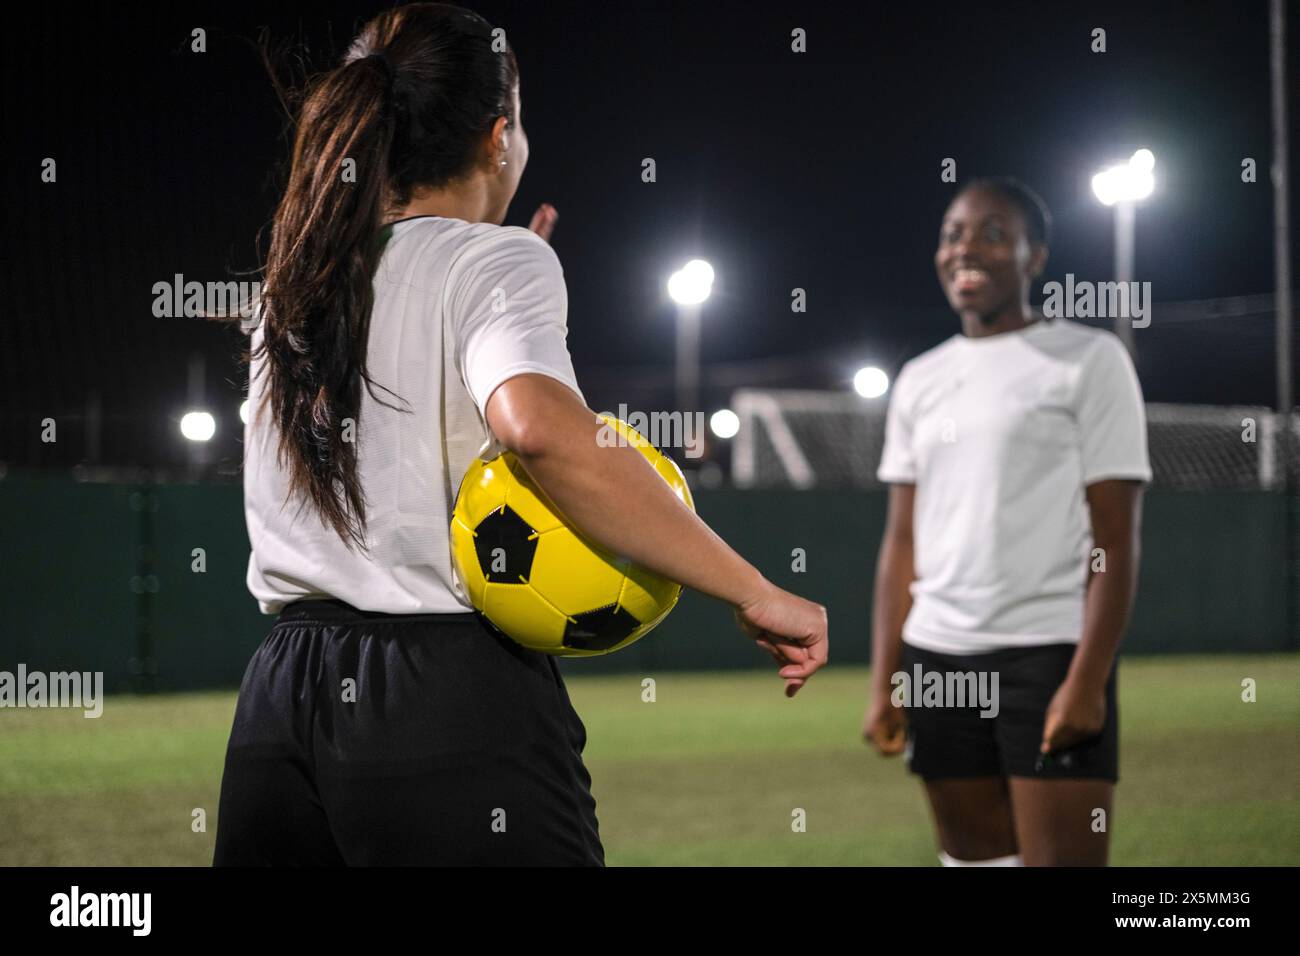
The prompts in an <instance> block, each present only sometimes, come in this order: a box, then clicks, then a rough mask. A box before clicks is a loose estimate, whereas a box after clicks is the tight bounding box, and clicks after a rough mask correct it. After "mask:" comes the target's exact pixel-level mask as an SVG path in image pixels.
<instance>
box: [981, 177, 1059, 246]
mask: <svg viewBox="0 0 1300 956" xmlns="http://www.w3.org/2000/svg"><path fill="white" fill-rule="evenodd" d="M973 189H983V190H987V191H988V192H991V193H995V194H997V195H999V196H1001V197H1002V198H1003V199H1005V200H1006V201H1007V202H1009V203H1011V204H1012V205H1014V206H1015V207H1016V209H1017V210H1019V212H1020V218H1022V219H1023V220H1024V221H1025V234H1026V235H1027V236H1028V237H1029V241H1030V242H1035V243H1041V244H1042V245H1047V243H1048V240H1049V239H1050V238H1051V233H1052V214H1051V213H1050V212H1049V211H1048V209H1047V203H1045V202H1043V197H1042V196H1040V195H1038V193H1036V192H1034V191H1033V190H1032V189H1030V188H1029V187H1028V186H1026V185H1025V184H1024V183H1022V182H1021V181H1020V180H1018V179H1016V178H1015V177H1014V176H987V177H984V178H981V179H972V180H971V181H970V182H968V183H967V184H966V185H965V186H963V187H962V188H961V189H960V190H959V191H958V193H957V195H958V196H960V195H961V194H962V193H966V192H970V191H971V190H973Z"/></svg>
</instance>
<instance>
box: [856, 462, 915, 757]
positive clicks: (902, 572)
mask: <svg viewBox="0 0 1300 956" xmlns="http://www.w3.org/2000/svg"><path fill="white" fill-rule="evenodd" d="M915 501H916V486H915V485H890V487H889V514H888V517H887V518H886V521H885V535H884V537H883V538H882V539H881V542H880V555H879V558H878V559H877V561H876V584H875V598H874V600H873V602H872V613H871V618H872V620H871V630H872V642H871V704H870V706H869V708H868V710H867V718H866V722H865V724H864V727H863V735H864V736H865V737H866V738H867V739H868V740H869V741H870V742H872V743H873V744H875V746H876V748H877V749H878V750H879V751H880V752H881V753H882V754H885V755H887V756H892V755H893V754H897V753H900V752H901V751H902V749H903V745H904V736H903V731H904V722H903V714H902V713H900V712H899V711H898V709H897V708H895V707H893V706H892V704H891V703H890V699H889V698H890V693H891V691H892V685H891V683H890V677H891V676H892V675H893V674H894V673H896V672H897V671H898V667H899V660H900V658H901V656H902V653H903V622H904V621H905V620H906V619H907V614H908V612H909V611H910V610H911V609H912V591H911V587H912V582H913V581H914V580H915V579H916V570H915V562H914V559H913V545H912V510H913V507H914V504H915Z"/></svg>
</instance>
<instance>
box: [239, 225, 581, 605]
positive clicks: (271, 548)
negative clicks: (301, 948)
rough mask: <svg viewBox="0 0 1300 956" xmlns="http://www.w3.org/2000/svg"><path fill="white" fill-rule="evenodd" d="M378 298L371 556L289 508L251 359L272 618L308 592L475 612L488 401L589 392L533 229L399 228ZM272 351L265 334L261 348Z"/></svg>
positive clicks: (257, 483)
mask: <svg viewBox="0 0 1300 956" xmlns="http://www.w3.org/2000/svg"><path fill="white" fill-rule="evenodd" d="M374 294H375V301H374V310H373V313H372V315H371V319H370V334H369V344H368V353H367V356H366V365H367V370H368V372H369V375H370V378H371V380H372V381H373V382H374V385H375V388H374V393H375V397H372V396H371V394H370V391H371V390H370V389H369V388H367V387H365V385H364V384H363V386H362V389H361V396H362V397H361V408H360V414H359V415H358V418H357V422H356V426H355V435H354V437H355V441H356V450H357V466H358V475H359V478H360V482H361V488H362V491H363V493H364V495H365V502H366V529H367V533H366V544H367V546H368V549H369V550H368V552H363V551H360V550H358V549H355V548H354V549H353V550H351V551H349V550H348V548H347V547H346V546H345V545H344V543H343V541H342V540H341V539H340V538H339V536H338V535H337V534H336V533H335V532H334V530H333V529H332V528H330V527H328V526H327V525H326V524H325V523H324V522H323V521H322V520H321V518H320V516H319V513H318V512H316V511H315V509H313V508H312V507H311V505H310V504H309V503H307V502H306V501H305V500H304V499H302V498H301V497H300V496H295V497H293V498H291V499H289V498H286V495H287V491H288V477H287V474H286V472H285V471H284V469H282V468H281V467H280V466H279V464H278V463H277V448H278V443H279V434H278V430H277V429H276V428H275V427H274V425H273V424H272V423H270V421H269V418H270V416H269V414H266V413H262V414H259V410H260V407H261V400H262V396H263V392H264V390H265V387H266V385H267V376H266V374H265V372H264V370H263V368H262V366H263V365H264V362H263V361H261V360H258V359H257V358H254V361H253V363H252V367H251V369H250V378H251V384H250V388H249V421H248V425H247V426H246V427H245V430H244V511H245V517H246V519H247V521H248V537H249V541H250V543H251V545H252V554H251V555H250V557H249V561H248V588H249V590H250V591H251V592H252V593H253V596H254V597H256V598H257V602H258V606H259V607H260V608H261V610H262V612H263V613H265V614H275V613H278V612H279V611H280V610H281V608H283V607H284V605H285V604H287V603H289V602H291V601H295V600H298V599H300V598H306V597H332V598H338V599H340V600H342V601H346V602H347V603H348V604H351V605H353V606H354V607H357V608H360V609H362V610H368V611H384V612H388V613H393V614H414V613H444V612H445V613H459V612H464V611H466V610H469V608H470V603H469V600H468V597H467V596H466V594H465V592H464V590H463V588H462V587H461V585H460V584H459V582H458V581H457V580H456V578H455V575H454V574H453V571H452V564H451V551H450V545H449V535H450V531H449V529H450V526H451V512H452V508H453V507H454V506H455V503H456V493H457V491H458V489H459V487H460V481H461V479H462V478H463V477H464V475H465V472H466V470H467V469H468V467H469V465H470V463H471V462H472V461H473V459H474V458H475V456H477V455H479V454H481V453H487V454H491V453H492V452H494V451H495V449H496V447H499V446H496V445H495V442H494V439H493V437H492V434H491V432H490V431H489V429H488V427H487V424H486V419H485V412H484V409H485V407H486V405H487V401H488V398H489V396H491V394H492V392H493V391H494V390H495V389H496V387H497V386H498V385H500V384H501V383H502V382H504V381H506V379H509V378H512V377H514V376H516V375H519V374H521V373H525V372H537V373H540V374H543V375H548V376H550V377H552V378H555V379H558V380H559V381H561V382H563V383H564V384H566V385H568V386H569V387H570V388H572V389H573V390H574V391H575V392H577V393H578V395H579V396H581V394H582V393H581V391H580V390H579V389H578V384H577V380H576V379H575V377H574V374H573V363H572V361H571V359H570V358H569V352H568V348H567V346H566V337H567V331H568V330H567V325H566V313H567V310H568V298H567V293H566V290H565V286H564V275H563V270H562V269H561V267H560V262H559V260H558V259H557V258H556V255H555V252H554V251H553V250H552V249H551V247H550V246H548V245H547V244H546V242H545V241H543V240H542V239H541V238H540V237H538V236H537V235H535V234H534V233H532V232H529V231H528V230H527V229H521V228H518V227H515V226H505V227H502V226H496V225H492V224H489V223H469V222H465V221H462V220H459V219H446V218H441V217H434V216H424V217H417V218H414V219H408V220H404V221H401V222H398V223H396V224H395V225H394V226H393V227H392V235H391V238H390V239H389V241H388V244H387V245H386V247H385V249H384V252H383V257H382V259H381V260H380V263H379V267H378V269H377V271H376V273H375V278H374ZM261 341H262V334H261V329H260V327H259V328H258V329H256V330H254V332H253V337H252V345H253V348H254V349H255V350H256V349H257V348H258V347H259V346H260V345H261ZM381 386H382V387H381ZM385 389H389V390H391V393H390V392H388V391H385ZM388 406H397V407H398V408H399V409H404V411H396V410H394V409H393V408H390V407H388Z"/></svg>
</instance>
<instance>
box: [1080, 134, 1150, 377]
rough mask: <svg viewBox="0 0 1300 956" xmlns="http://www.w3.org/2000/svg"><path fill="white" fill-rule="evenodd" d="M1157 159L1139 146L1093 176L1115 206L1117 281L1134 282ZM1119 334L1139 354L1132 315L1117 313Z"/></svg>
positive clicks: (1103, 199) (1097, 187) (1096, 191)
mask: <svg viewBox="0 0 1300 956" xmlns="http://www.w3.org/2000/svg"><path fill="white" fill-rule="evenodd" d="M1155 167H1156V158H1155V156H1154V155H1152V153H1151V150H1149V149H1139V150H1138V151H1137V152H1136V153H1134V154H1133V155H1132V156H1131V157H1129V161H1128V162H1127V163H1123V164H1121V165H1118V166H1111V167H1109V168H1107V169H1103V170H1102V171H1101V172H1099V173H1097V175H1095V176H1093V177H1092V191H1093V193H1094V194H1095V195H1096V197H1097V198H1098V199H1099V200H1101V203H1102V205H1104V206H1114V207H1115V281H1116V282H1120V283H1124V287H1125V288H1126V289H1127V288H1128V283H1130V282H1132V281H1133V260H1134V256H1135V253H1134V232H1135V230H1136V225H1137V204H1138V203H1139V202H1140V201H1141V200H1143V199H1146V198H1147V197H1148V196H1150V195H1151V193H1152V192H1153V191H1154V190H1155V188H1156V180H1155V175H1154V171H1155ZM1115 334H1116V335H1118V336H1119V338H1120V341H1122V342H1123V343H1124V347H1125V348H1127V349H1128V352H1129V355H1132V356H1133V357H1134V358H1136V357H1137V348H1136V344H1135V343H1134V341H1133V324H1132V316H1125V315H1117V316H1115Z"/></svg>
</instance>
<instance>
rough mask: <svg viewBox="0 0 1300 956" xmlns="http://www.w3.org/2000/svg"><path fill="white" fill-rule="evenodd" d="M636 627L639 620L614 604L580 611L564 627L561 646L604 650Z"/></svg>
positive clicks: (622, 639)
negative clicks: (562, 644)
mask: <svg viewBox="0 0 1300 956" xmlns="http://www.w3.org/2000/svg"><path fill="white" fill-rule="evenodd" d="M640 626H641V622H640V621H638V620H637V619H636V618H634V617H633V616H632V615H631V614H629V613H628V612H627V611H626V610H624V609H623V608H622V607H620V606H619V605H617V604H610V605H607V606H605V607H599V608H596V609H595V610H594V611H583V612H582V613H581V614H575V615H573V617H572V618H570V620H569V622H568V623H567V624H566V625H565V626H564V646H565V647H571V648H573V649H574V650H575V651H607V650H609V649H610V648H611V647H613V646H614V645H615V644H617V643H619V642H620V641H624V640H626V639H627V638H628V637H629V636H631V634H632V632H633V631H635V630H636V629H637V628H638V627H640Z"/></svg>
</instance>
